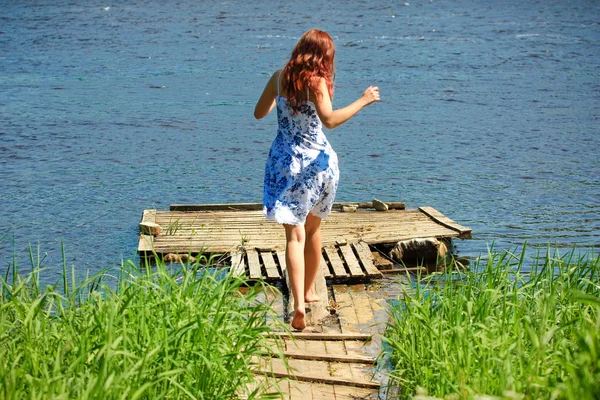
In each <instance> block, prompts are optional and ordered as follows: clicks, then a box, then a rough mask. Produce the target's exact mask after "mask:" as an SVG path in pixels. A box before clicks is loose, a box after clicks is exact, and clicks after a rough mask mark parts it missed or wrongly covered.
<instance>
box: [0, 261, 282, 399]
mask: <svg viewBox="0 0 600 400" xmlns="http://www.w3.org/2000/svg"><path fill="white" fill-rule="evenodd" d="M38 259H39V257H38ZM205 261H210V260H205ZM32 262H33V263H34V264H35V262H36V257H34V255H33V253H32ZM209 264H210V262H209ZM199 267H200V264H199V263H197V264H195V265H194V266H183V265H182V266H180V267H178V268H171V269H167V268H166V267H165V266H163V265H159V266H157V267H155V268H152V269H151V268H148V269H139V268H137V267H136V266H135V265H134V264H133V263H132V262H126V263H124V264H123V266H122V268H121V269H120V271H118V276H116V277H114V276H112V275H111V274H110V273H109V272H108V271H104V272H102V273H99V274H97V275H95V276H93V277H90V278H88V279H86V280H84V281H81V282H77V281H76V279H75V270H74V268H71V271H70V272H71V277H70V279H68V271H67V268H66V265H65V266H64V270H63V281H62V283H61V284H60V285H58V284H57V285H50V286H47V287H46V288H40V284H39V269H38V268H33V272H32V273H30V274H28V275H27V276H21V275H19V273H18V271H17V267H16V263H14V264H13V266H12V279H11V282H7V280H6V279H0V360H1V362H0V398H2V399H24V398H28V399H61V398H63V399H75V398H76V399H159V398H162V399H175V398H176V399H185V398H186V399H228V398H237V397H240V396H243V397H246V396H247V397H248V398H257V397H260V396H264V395H262V394H261V393H262V392H263V389H264V387H262V386H261V383H260V382H258V387H257V386H256V382H255V378H254V376H253V374H252V372H251V369H252V367H253V365H252V362H253V361H252V360H253V359H256V357H254V356H256V355H259V354H264V353H265V351H267V352H269V351H271V352H279V351H280V349H278V347H277V346H276V345H273V344H270V343H271V342H267V341H266V339H265V336H264V335H263V334H264V333H265V332H266V331H267V330H269V329H271V328H269V327H268V326H267V325H266V323H265V319H266V318H267V317H268V316H270V314H271V313H272V311H271V309H270V307H269V306H268V305H265V304H263V303H262V302H260V301H257V295H258V293H259V292H260V290H261V287H260V286H257V287H249V288H246V282H245V281H244V280H242V279H240V278H236V277H233V276H231V275H228V274H223V273H222V272H219V271H212V272H211V270H210V269H200V268H199ZM7 276H8V275H7ZM109 281H111V282H110V284H108V283H109ZM59 287H61V289H59ZM242 288H245V290H241V289H242ZM252 382H255V383H254V384H251V385H249V384H250V383H252ZM248 387H256V388H257V389H256V390H255V391H253V392H252V393H248ZM267 397H268V396H267Z"/></svg>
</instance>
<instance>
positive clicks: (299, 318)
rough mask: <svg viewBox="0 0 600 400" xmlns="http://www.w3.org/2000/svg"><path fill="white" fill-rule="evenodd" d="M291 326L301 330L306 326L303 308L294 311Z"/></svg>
mask: <svg viewBox="0 0 600 400" xmlns="http://www.w3.org/2000/svg"><path fill="white" fill-rule="evenodd" d="M292 328H294V329H296V330H298V331H302V330H304V328H306V322H305V321H304V310H296V311H294V318H292Z"/></svg>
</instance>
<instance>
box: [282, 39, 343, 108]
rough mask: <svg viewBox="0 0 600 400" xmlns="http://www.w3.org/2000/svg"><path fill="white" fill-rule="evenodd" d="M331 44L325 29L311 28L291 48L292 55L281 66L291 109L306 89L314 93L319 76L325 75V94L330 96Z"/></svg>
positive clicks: (323, 76) (300, 101)
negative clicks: (283, 65)
mask: <svg viewBox="0 0 600 400" xmlns="http://www.w3.org/2000/svg"><path fill="white" fill-rule="evenodd" d="M334 57H335V45H334V44H333V39H331V36H329V34H328V33H327V32H324V31H320V30H318V29H311V30H310V31H308V32H306V33H305V34H304V35H302V37H301V38H300V40H299V41H298V44H296V47H295V48H294V50H293V51H292V56H291V57H290V60H289V61H288V62H287V64H286V65H285V67H283V71H282V73H283V87H284V88H285V91H286V93H287V99H288V103H289V105H290V107H291V108H292V110H294V112H296V111H298V108H299V107H300V104H301V103H302V102H303V101H307V100H308V99H307V98H306V91H307V88H308V89H310V90H311V91H312V92H313V93H315V94H317V95H323V93H320V90H319V87H318V85H319V79H320V78H325V81H326V82H327V91H328V92H329V93H328V94H329V97H330V98H331V99H333V81H334V79H335V68H334Z"/></svg>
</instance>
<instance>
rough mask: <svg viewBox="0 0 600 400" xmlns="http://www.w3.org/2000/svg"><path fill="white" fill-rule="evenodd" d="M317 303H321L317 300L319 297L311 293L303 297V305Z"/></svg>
mask: <svg viewBox="0 0 600 400" xmlns="http://www.w3.org/2000/svg"><path fill="white" fill-rule="evenodd" d="M318 301H321V299H319V296H317V295H316V294H314V293H313V292H310V293H308V294H306V295H305V296H304V302H305V303H316V302H318Z"/></svg>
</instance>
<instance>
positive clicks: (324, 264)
mask: <svg viewBox="0 0 600 400" xmlns="http://www.w3.org/2000/svg"><path fill="white" fill-rule="evenodd" d="M320 268H321V270H322V271H323V277H325V279H330V278H333V273H332V272H331V271H330V270H329V265H328V264H327V261H325V257H323V253H322V252H321V263H320Z"/></svg>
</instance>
